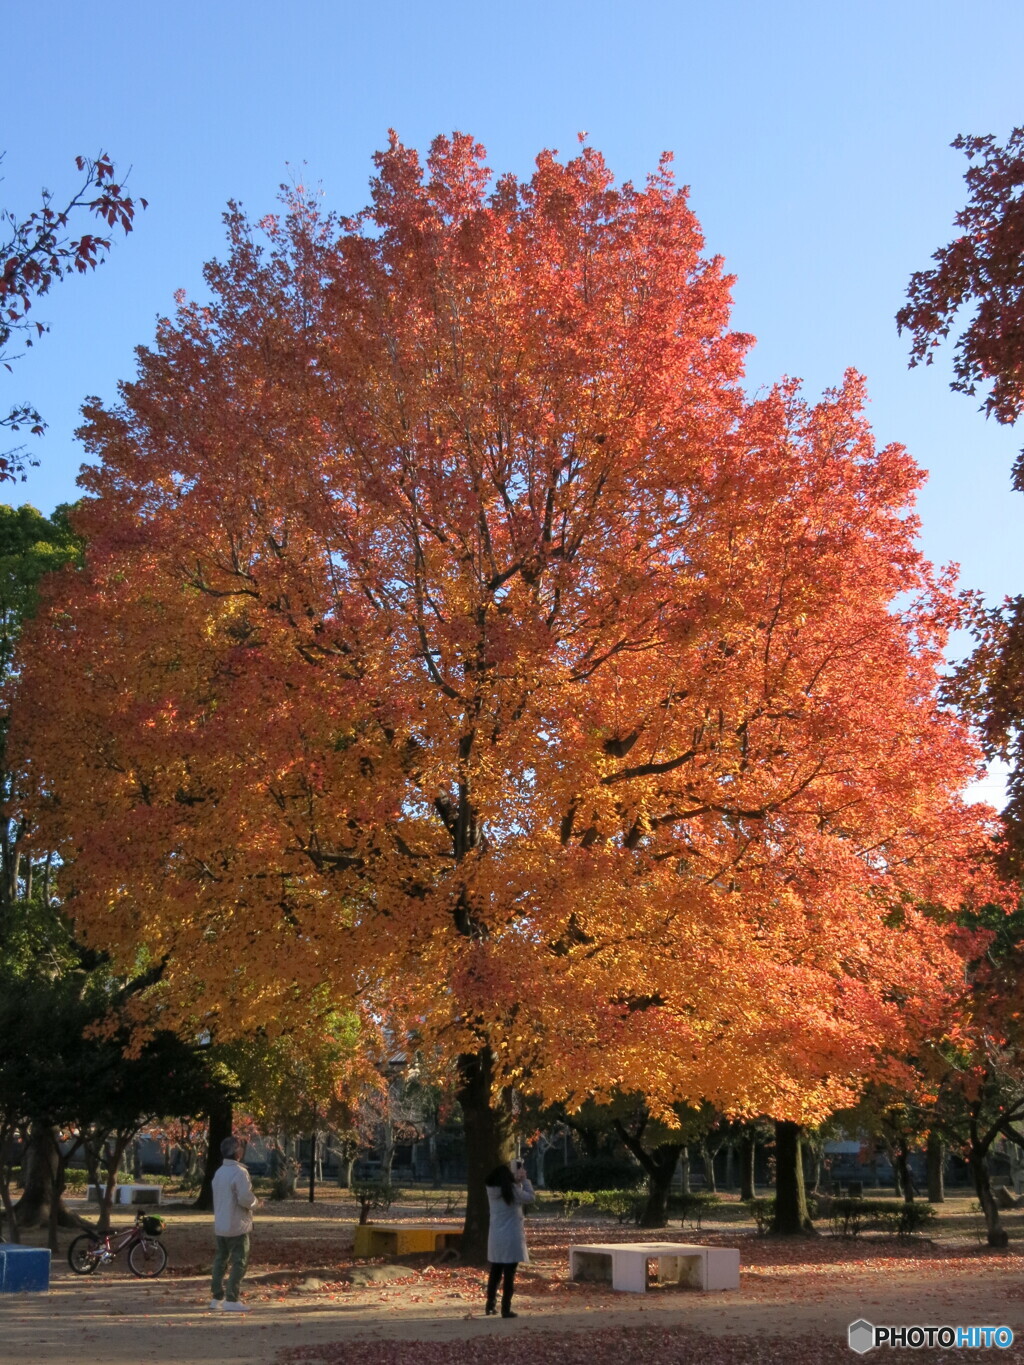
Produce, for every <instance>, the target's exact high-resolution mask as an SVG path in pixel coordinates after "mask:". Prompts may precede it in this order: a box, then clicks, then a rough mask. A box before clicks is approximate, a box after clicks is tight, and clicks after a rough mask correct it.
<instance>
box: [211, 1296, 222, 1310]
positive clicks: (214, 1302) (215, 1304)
mask: <svg viewBox="0 0 1024 1365" xmlns="http://www.w3.org/2000/svg"><path fill="white" fill-rule="evenodd" d="M223 1307H224V1300H223V1299H211V1300H210V1312H211V1313H218V1312H220V1310H221V1309H222V1308H223Z"/></svg>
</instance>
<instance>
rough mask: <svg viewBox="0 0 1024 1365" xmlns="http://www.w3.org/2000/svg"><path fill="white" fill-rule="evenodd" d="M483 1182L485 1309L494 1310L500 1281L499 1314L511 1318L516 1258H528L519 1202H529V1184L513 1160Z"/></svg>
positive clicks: (520, 1167) (521, 1168)
mask: <svg viewBox="0 0 1024 1365" xmlns="http://www.w3.org/2000/svg"><path fill="white" fill-rule="evenodd" d="M485 1183H486V1185H487V1202H488V1204H489V1205H490V1214H491V1221H490V1227H489V1228H488V1232H487V1259H488V1260H489V1261H490V1263H491V1274H490V1278H489V1279H488V1281H487V1312H488V1313H489V1314H490V1313H495V1312H496V1311H497V1309H496V1307H495V1303H496V1300H497V1297H498V1284H499V1283H500V1284H501V1316H502V1317H503V1318H514V1317H515V1316H516V1314H515V1313H513V1312H512V1290H513V1286H514V1285H515V1278H516V1266H517V1265H518V1264H519V1262H520V1261H529V1259H530V1253H529V1252H528V1251H527V1250H526V1226H525V1224H524V1222H523V1205H524V1204H532V1203H533V1186H532V1185H531V1184H530V1182H529V1180H528V1179H527V1178H526V1169H525V1167H524V1166H523V1163H522V1162H521V1161H515V1162H513V1163H512V1169H511V1170H510V1169H509V1167H508V1166H498V1167H497V1168H496V1169H495V1170H493V1171H492V1172H491V1173H490V1175H489V1176H488V1177H487V1180H486V1182H485Z"/></svg>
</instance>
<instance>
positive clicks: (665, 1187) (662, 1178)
mask: <svg viewBox="0 0 1024 1365" xmlns="http://www.w3.org/2000/svg"><path fill="white" fill-rule="evenodd" d="M680 1157H682V1158H683V1163H684V1166H685V1164H686V1148H685V1147H684V1146H683V1145H682V1144H681V1143H678V1142H663V1143H662V1144H661V1145H660V1146H659V1147H655V1149H654V1151H653V1152H651V1153H650V1154H649V1156H648V1157H647V1160H646V1161H643V1162H642V1163H641V1164H642V1165H643V1167H644V1169H645V1170H646V1171H647V1203H646V1204H645V1205H644V1210H643V1213H641V1215H640V1226H641V1227H642V1228H663V1227H664V1226H665V1224H666V1223H667V1222H668V1195H669V1190H670V1189H671V1187H672V1177H673V1176H674V1175H675V1173H676V1166H678V1164H679V1158H680ZM638 1159H639V1157H638Z"/></svg>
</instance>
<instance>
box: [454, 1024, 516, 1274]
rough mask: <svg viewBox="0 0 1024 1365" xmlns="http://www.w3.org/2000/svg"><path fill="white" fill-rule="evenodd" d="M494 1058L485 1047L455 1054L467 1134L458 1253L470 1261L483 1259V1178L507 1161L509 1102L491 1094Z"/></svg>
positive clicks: (510, 1146) (487, 1220)
mask: <svg viewBox="0 0 1024 1365" xmlns="http://www.w3.org/2000/svg"><path fill="white" fill-rule="evenodd" d="M493 1078H494V1058H493V1054H492V1053H491V1049H490V1048H489V1047H482V1048H481V1049H480V1051H479V1052H467V1053H463V1055H462V1056H461V1057H460V1058H459V1082H458V1089H457V1090H456V1098H457V1099H458V1101H459V1104H460V1105H461V1107H462V1121H463V1126H464V1129H465V1134H466V1179H467V1185H468V1188H467V1191H466V1221H465V1223H464V1225H463V1229H462V1259H463V1261H464V1262H466V1264H468V1265H483V1264H485V1262H486V1260H487V1229H488V1226H489V1223H490V1211H489V1207H488V1203H487V1188H486V1185H485V1183H484V1182H485V1181H486V1179H487V1177H488V1176H489V1175H490V1173H491V1172H492V1171H493V1170H494V1169H495V1167H496V1166H500V1165H502V1163H503V1162H507V1161H511V1160H512V1155H513V1151H514V1145H513V1141H512V1106H511V1103H510V1097H509V1096H508V1095H507V1094H501V1095H498V1096H495V1095H494V1094H493Z"/></svg>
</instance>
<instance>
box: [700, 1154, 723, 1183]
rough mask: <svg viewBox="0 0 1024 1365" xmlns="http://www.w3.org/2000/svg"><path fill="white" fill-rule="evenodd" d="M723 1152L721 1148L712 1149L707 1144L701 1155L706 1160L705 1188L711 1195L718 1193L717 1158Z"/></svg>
mask: <svg viewBox="0 0 1024 1365" xmlns="http://www.w3.org/2000/svg"><path fill="white" fill-rule="evenodd" d="M721 1150H722V1149H721V1147H720V1146H719V1147H715V1148H711V1147H709V1146H708V1144H707V1143H706V1142H705V1143H704V1145H703V1146H702V1148H701V1155H702V1157H703V1158H704V1188H705V1189H706V1190H707V1191H708V1192H709V1193H710V1194H717V1193H718V1185H717V1183H716V1181H715V1157H716V1156H717V1155H718V1153H719V1152H720V1151H721Z"/></svg>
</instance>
